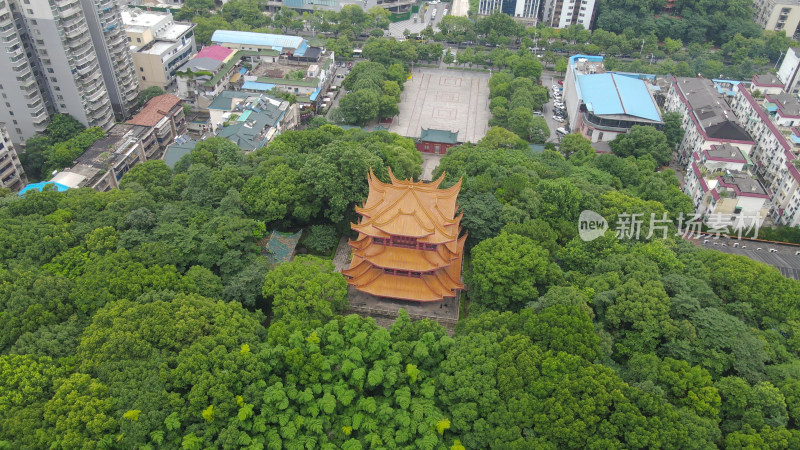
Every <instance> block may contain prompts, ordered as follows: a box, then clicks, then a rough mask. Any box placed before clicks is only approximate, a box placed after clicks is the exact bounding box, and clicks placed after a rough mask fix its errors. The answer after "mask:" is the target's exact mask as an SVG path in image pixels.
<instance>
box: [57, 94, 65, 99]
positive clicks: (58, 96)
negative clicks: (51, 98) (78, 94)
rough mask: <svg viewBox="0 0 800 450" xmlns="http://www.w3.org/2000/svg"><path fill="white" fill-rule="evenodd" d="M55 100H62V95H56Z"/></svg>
mask: <svg viewBox="0 0 800 450" xmlns="http://www.w3.org/2000/svg"><path fill="white" fill-rule="evenodd" d="M56 98H57V99H59V100H64V96H63V95H56Z"/></svg>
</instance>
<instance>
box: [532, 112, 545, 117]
mask: <svg viewBox="0 0 800 450" xmlns="http://www.w3.org/2000/svg"><path fill="white" fill-rule="evenodd" d="M533 115H534V116H540V117H541V116H544V114H542V112H541V111H534V112H533Z"/></svg>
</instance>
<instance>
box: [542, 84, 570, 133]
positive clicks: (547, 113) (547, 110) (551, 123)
mask: <svg viewBox="0 0 800 450" xmlns="http://www.w3.org/2000/svg"><path fill="white" fill-rule="evenodd" d="M559 79H560V77H557V76H556V75H554V74H552V73H549V74H548V73H546V72H543V73H542V86H545V87H547V89H548V90H549V91H550V101H549V102H547V103H546V104H545V105H544V106H543V107H542V113H543V114H544V118H545V120H546V121H547V127H548V128H550V138H549V139H547V142H554V143H558V142H559V141H560V139H559V137H558V135H557V134H556V129H557V128H558V127H566V125H567V122H566V121H564V122H563V123H561V122H556V120H555V119H553V112H555V107H554V106H553V88H552V86H553V85H554V84H555V85H558V80H559ZM562 100H563V96H562Z"/></svg>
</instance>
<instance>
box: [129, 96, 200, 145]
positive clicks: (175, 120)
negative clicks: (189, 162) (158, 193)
mask: <svg viewBox="0 0 800 450" xmlns="http://www.w3.org/2000/svg"><path fill="white" fill-rule="evenodd" d="M127 123H128V124H130V125H140V126H143V127H148V128H152V129H153V133H154V134H155V139H156V142H157V143H158V145H157V146H155V147H152V150H151V152H152V153H148V155H147V159H154V158H160V157H161V155H162V153H163V152H164V150H166V148H167V147H168V146H169V145H170V144H172V142H173V141H174V140H175V138H176V137H178V136H180V135H183V134H185V133H186V130H187V126H186V116H185V114H184V112H183V101H182V100H181V99H180V98H178V97H176V96H174V95H172V94H163V95H159V96H157V97H153V98H151V99H150V100H149V101H148V102H147V104H146V105H145V106H144V108H142V110H141V111H139V114H136V115H135V116H133V118H131V119H130V120H129V121H128V122H127ZM156 149H157V150H156Z"/></svg>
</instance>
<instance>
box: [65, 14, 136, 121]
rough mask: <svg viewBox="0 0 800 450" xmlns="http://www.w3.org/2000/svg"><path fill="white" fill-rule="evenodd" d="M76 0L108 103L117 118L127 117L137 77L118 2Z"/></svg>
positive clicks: (133, 99)
mask: <svg viewBox="0 0 800 450" xmlns="http://www.w3.org/2000/svg"><path fill="white" fill-rule="evenodd" d="M80 1H81V5H82V7H83V12H84V14H85V16H86V23H87V24H88V25H89V32H90V34H91V36H92V42H93V43H94V47H95V51H96V52H97V59H98V62H99V63H100V70H101V71H102V73H103V79H104V80H105V84H106V89H108V93H109V95H110V98H111V106H112V107H113V108H114V113H115V114H116V115H117V118H118V119H120V120H123V119H127V118H128V117H130V116H131V115H132V114H133V108H134V107H135V106H136V97H137V96H138V95H139V79H138V78H137V76H136V68H135V67H134V64H133V58H132V57H131V51H130V49H129V48H128V38H127V36H126V35H125V26H124V25H123V23H122V15H121V10H120V6H119V4H118V3H117V2H116V1H115V0H80Z"/></svg>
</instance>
